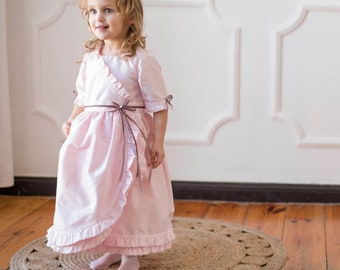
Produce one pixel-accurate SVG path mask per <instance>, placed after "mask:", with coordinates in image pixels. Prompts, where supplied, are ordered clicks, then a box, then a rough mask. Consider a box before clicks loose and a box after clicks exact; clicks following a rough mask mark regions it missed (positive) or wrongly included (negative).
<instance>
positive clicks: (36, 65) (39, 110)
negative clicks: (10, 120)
mask: <svg viewBox="0 0 340 270" xmlns="http://www.w3.org/2000/svg"><path fill="white" fill-rule="evenodd" d="M68 5H75V0H58V4H57V5H56V7H55V9H54V10H53V11H52V12H51V13H50V14H49V15H48V16H47V17H46V18H44V19H42V20H33V21H32V24H33V44H34V46H33V47H32V49H33V57H32V59H33V60H32V61H33V65H32V66H33V68H32V73H33V96H34V108H33V114H35V115H38V116H40V117H42V118H44V119H45V120H47V121H48V122H49V123H50V124H51V126H52V127H53V128H54V130H55V132H56V134H59V139H60V141H64V140H65V137H64V135H63V134H62V132H61V128H60V126H61V124H60V121H59V120H58V117H57V113H56V111H55V110H54V109H53V108H52V107H51V106H49V105H48V104H46V101H45V98H44V97H45V94H44V89H43V86H42V82H41V73H42V69H43V66H42V55H41V49H42V47H41V32H42V31H43V30H44V29H45V28H47V27H49V26H51V25H53V24H54V23H56V22H57V21H58V20H59V19H60V18H61V17H62V15H63V14H64V12H65V9H66V7H67V6H68Z"/></svg>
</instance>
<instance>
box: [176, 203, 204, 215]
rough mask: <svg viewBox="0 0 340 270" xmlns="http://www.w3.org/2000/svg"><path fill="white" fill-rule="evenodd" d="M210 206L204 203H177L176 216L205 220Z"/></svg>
mask: <svg viewBox="0 0 340 270" xmlns="http://www.w3.org/2000/svg"><path fill="white" fill-rule="evenodd" d="M209 205H210V203H209V202H204V201H175V216H181V217H193V218H203V217H204V215H205V213H206V212H207V210H208V208H209Z"/></svg>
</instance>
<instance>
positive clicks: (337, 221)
mask: <svg viewBox="0 0 340 270" xmlns="http://www.w3.org/2000/svg"><path fill="white" fill-rule="evenodd" d="M325 214H326V245H327V262H328V270H338V269H340V205H328V206H325Z"/></svg>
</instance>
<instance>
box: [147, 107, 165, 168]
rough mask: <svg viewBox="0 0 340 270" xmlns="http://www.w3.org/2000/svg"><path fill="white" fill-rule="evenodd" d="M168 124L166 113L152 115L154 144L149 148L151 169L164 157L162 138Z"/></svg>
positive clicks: (160, 112)
mask: <svg viewBox="0 0 340 270" xmlns="http://www.w3.org/2000/svg"><path fill="white" fill-rule="evenodd" d="M167 122H168V111H166V110H163V111H159V112H155V113H154V114H153V129H154V139H155V140H154V143H153V145H152V147H151V163H150V164H149V165H152V167H153V168H156V167H158V166H159V165H160V164H161V163H162V161H163V159H164V156H165V152H164V136H165V131H166V125H167Z"/></svg>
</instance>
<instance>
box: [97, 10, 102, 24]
mask: <svg viewBox="0 0 340 270" xmlns="http://www.w3.org/2000/svg"><path fill="white" fill-rule="evenodd" d="M97 21H99V22H102V21H104V16H103V13H102V12H98V13H97Z"/></svg>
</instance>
